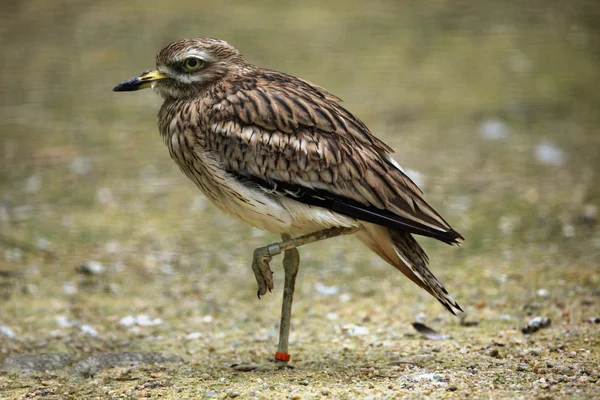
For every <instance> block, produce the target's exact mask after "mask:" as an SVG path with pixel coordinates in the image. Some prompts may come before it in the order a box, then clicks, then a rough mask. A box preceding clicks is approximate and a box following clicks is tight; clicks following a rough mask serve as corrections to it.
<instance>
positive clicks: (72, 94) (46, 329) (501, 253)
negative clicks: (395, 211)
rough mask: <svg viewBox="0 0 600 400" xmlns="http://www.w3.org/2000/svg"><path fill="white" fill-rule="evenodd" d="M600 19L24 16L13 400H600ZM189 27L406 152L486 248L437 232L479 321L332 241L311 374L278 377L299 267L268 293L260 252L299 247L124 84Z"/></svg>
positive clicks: (13, 132)
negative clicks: (248, 221) (196, 159)
mask: <svg viewBox="0 0 600 400" xmlns="http://www.w3.org/2000/svg"><path fill="white" fill-rule="evenodd" d="M599 16H600V9H599V8H598V7H597V6H596V5H595V4H594V3H592V2H586V1H576V2H572V3H568V5H566V4H565V3H564V2H558V1H545V2H542V1H539V2H538V1H533V2H528V3H527V4H526V5H525V4H523V3H521V2H504V3H502V6H499V5H498V3H496V2H488V1H481V2H461V1H433V0H432V1H423V2H402V3H395V2H387V1H377V2H372V4H371V5H370V6H369V7H364V6H361V5H360V4H358V3H357V4H353V5H352V6H349V5H348V4H347V3H346V2H341V1H340V2H330V3H327V4H323V3H322V2H317V1H308V2H294V3H289V4H288V3H286V4H283V3H281V4H280V3H278V2H275V1H266V0H265V1H258V2H254V3H252V4H250V3H246V2H242V1H234V2H231V3H230V4H228V5H220V4H219V5H216V4H215V3H209V2H198V1H194V2H192V1H182V2H178V4H177V5H175V3H173V4H169V3H164V2H163V3H158V2H156V3H152V2H147V1H144V2H141V1H134V2H128V3H126V4H124V3H123V2H117V1H107V2H102V3H94V2H85V1H82V2H77V3H73V4H72V5H69V6H66V5H64V4H63V3H60V2H57V1H43V2H42V1H41V0H37V1H36V0H30V1H23V2H18V3H17V4H15V5H12V6H7V7H3V10H2V11H0V26H1V28H0V40H1V41H2V45H3V53H4V57H2V58H1V59H0V67H1V68H2V71H4V72H3V74H2V75H0V83H1V85H0V132H1V134H0V299H1V300H0V301H1V302H0V399H27V398H46V399H70V398H73V399H83V398H85V399H106V398H114V399H133V398H135V399H142V398H166V399H204V398H207V399H208V398H215V399H224V398H242V399H252V398H256V399H316V398H319V399H321V398H328V399H329V398H330V399H363V398H364V399H394V398H493V399H499V398H524V399H530V398H538V399H554V398H590V399H591V398H598V397H600V367H599V365H600V333H599V332H600V323H599V322H600V289H599V288H600V274H599V272H600V225H599V224H598V205H599V204H600V179H599V172H598V171H600V161H599V160H600V159H599V158H598V154H600V134H599V133H600V132H598V127H599V126H600V115H599V114H598V109H600V101H599V100H600V97H598V91H599V89H600V73H599V71H600V70H599V69H598V68H597V67H598V62H599V61H600V33H599V31H598V26H600V25H598V24H597V21H598V20H600V18H599ZM190 36H214V37H219V38H223V39H226V40H228V41H229V42H230V43H232V44H234V45H235V46H236V47H238V48H239V49H240V50H241V51H242V52H243V53H244V54H245V55H246V57H247V58H248V59H249V60H250V61H252V62H254V63H256V64H259V65H261V66H265V67H269V68H273V69H278V70H282V71H286V72H288V73H292V74H294V75H298V76H302V77H304V78H306V79H309V80H310V81H313V82H315V83H317V84H320V85H322V86H324V87H326V88H327V89H329V90H330V91H331V92H333V93H335V94H337V95H339V96H340V97H342V98H343V99H344V100H345V101H346V102H345V105H346V107H348V108H349V109H350V110H351V111H352V112H353V113H355V114H356V115H358V116H359V117H360V118H361V119H362V120H363V121H364V122H365V123H366V124H367V125H368V126H369V127H370V128H371V130H372V131H373V132H375V133H376V134H377V136H379V137H381V138H382V139H384V140H385V141H386V142H387V143H389V144H390V145H391V146H392V147H393V148H394V149H395V150H396V154H395V158H396V159H397V160H398V161H399V162H400V164H401V165H402V166H403V167H405V168H407V169H408V170H409V174H410V175H411V177H413V179H414V180H415V181H416V182H417V183H418V184H420V185H421V186H422V188H423V189H424V191H425V196H426V199H427V200H428V201H429V202H430V203H431V204H432V205H434V206H435V207H436V209H438V210H439V211H440V212H441V213H442V215H444V216H445V218H446V219H447V220H448V221H449V222H450V223H451V224H452V226H453V227H455V228H456V229H457V230H459V231H460V232H461V233H462V234H463V235H464V236H465V237H466V239H467V240H466V242H465V244H464V246H463V247H461V248H453V247H450V246H446V245H444V244H441V243H437V242H434V241H432V240H428V239H420V242H421V243H422V244H423V246H424V247H425V249H426V250H427V252H428V254H429V255H430V259H431V269H432V271H433V272H434V273H435V274H436V276H438V278H440V280H441V281H442V282H443V283H444V284H445V286H446V288H447V289H448V291H449V292H450V293H451V294H452V295H453V297H454V298H455V299H456V300H457V301H458V302H459V304H460V305H461V306H462V307H463V309H464V310H465V313H464V314H463V315H460V316H453V315H451V314H449V313H448V312H447V311H446V310H444V309H443V307H442V306H441V305H440V304H439V303H437V302H436V301H435V299H433V298H432V297H430V296H429V295H427V294H426V293H424V292H422V291H421V290H420V289H419V288H417V287H416V286H415V285H413V284H412V283H411V282H410V281H408V280H407V279H406V278H404V277H403V276H402V275H401V274H400V273H399V272H398V271H396V270H394V269H393V268H391V267H389V266H388V265H387V264H385V262H383V261H382V260H380V259H378V258H377V257H376V256H374V255H372V254H371V253H369V252H368V251H367V250H366V249H365V248H363V247H361V246H360V245H359V243H358V242H357V241H356V240H355V239H352V238H338V239H332V240H329V241H326V242H323V243H317V244H312V245H309V246H307V247H305V248H301V249H300V255H301V260H302V261H301V265H300V273H299V277H298V284H297V290H296V296H295V302H294V308H293V321H292V333H291V343H290V353H291V357H292V360H291V365H292V366H293V367H294V368H293V369H286V370H273V369H272V368H269V367H272V366H273V363H272V362H271V361H270V359H271V358H272V357H273V355H274V352H275V350H276V346H277V337H278V329H279V328H278V321H279V315H280V307H281V289H282V285H283V269H282V267H281V266H280V261H281V258H275V259H274V260H273V263H272V269H273V271H274V272H275V290H274V291H273V293H270V294H267V295H266V296H264V297H263V298H262V299H261V300H259V299H257V297H256V283H255V280H254V276H253V274H252V272H251V269H250V261H251V255H252V251H253V249H254V248H256V247H259V246H264V245H266V244H269V243H272V242H274V241H277V240H278V237H277V236H275V235H271V234H268V233H264V232H261V231H258V230H254V229H251V228H248V227H246V226H245V225H243V224H242V223H240V222H237V221H235V220H233V219H231V218H229V217H226V216H224V215H222V214H220V213H218V212H217V211H216V210H215V209H214V208H213V207H212V206H211V205H210V204H208V202H207V201H206V200H205V199H204V198H203V197H202V196H201V195H200V193H199V192H198V191H197V190H196V189H195V188H194V187H193V185H192V184H191V183H190V182H188V181H187V180H186V179H185V178H184V177H183V176H182V175H181V173H180V172H179V170H178V169H177V167H176V166H175V165H174V164H173V163H172V161H171V160H169V157H168V152H167V150H166V149H165V148H164V145H163V144H162V143H161V139H160V137H159V136H158V133H157V128H156V126H155V125H156V121H155V116H156V112H157V110H158V107H159V106H160V100H159V99H158V98H156V96H155V95H154V94H153V93H151V92H150V91H145V92H139V93H134V94H115V93H112V92H111V88H112V87H113V86H114V85H115V84H116V83H118V82H120V81H122V80H124V79H127V78H130V77H132V76H135V75H137V74H139V73H141V72H142V71H143V70H147V69H150V68H152V67H153V63H154V54H155V52H156V51H157V50H158V49H159V48H160V47H161V46H163V45H165V44H166V43H168V42H169V41H171V40H174V39H179V38H182V37H190ZM538 317H539V318H538ZM532 320H533V321H532ZM536 321H537V323H538V324H540V323H541V324H542V325H543V327H540V329H539V330H538V331H536V332H529V330H532V328H531V325H530V323H533V324H535V323H536ZM415 322H418V323H422V324H425V325H426V326H428V327H430V328H431V329H433V330H435V331H436V332H438V333H439V335H434V337H426V336H424V335H422V334H421V333H420V332H418V331H417V330H416V329H415V328H414V327H413V323H415ZM528 327H529V328H528ZM524 329H525V331H526V332H525V333H524V332H523V330H524ZM433 339H437V340H433ZM234 365H238V366H239V365H244V366H248V365H252V366H256V367H259V368H256V369H251V368H246V369H244V368H239V367H232V366H234Z"/></svg>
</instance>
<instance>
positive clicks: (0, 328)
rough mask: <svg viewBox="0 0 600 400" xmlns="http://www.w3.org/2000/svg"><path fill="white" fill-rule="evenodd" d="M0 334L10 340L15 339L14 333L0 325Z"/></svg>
mask: <svg viewBox="0 0 600 400" xmlns="http://www.w3.org/2000/svg"><path fill="white" fill-rule="evenodd" d="M0 334H1V335H3V336H6V337H7V338H11V339H13V338H14V337H15V333H14V332H13V330H12V329H10V327H8V326H6V325H0Z"/></svg>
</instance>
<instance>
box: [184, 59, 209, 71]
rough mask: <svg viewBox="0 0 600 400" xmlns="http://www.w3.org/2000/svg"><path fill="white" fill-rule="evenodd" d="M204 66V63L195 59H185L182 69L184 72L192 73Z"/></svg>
mask: <svg viewBox="0 0 600 400" xmlns="http://www.w3.org/2000/svg"><path fill="white" fill-rule="evenodd" d="M203 65H204V61H202V60H201V59H199V58H197V57H190V58H186V59H185V60H184V61H183V69H184V70H185V71H186V72H194V71H198V70H199V69H200V68H202V66H203Z"/></svg>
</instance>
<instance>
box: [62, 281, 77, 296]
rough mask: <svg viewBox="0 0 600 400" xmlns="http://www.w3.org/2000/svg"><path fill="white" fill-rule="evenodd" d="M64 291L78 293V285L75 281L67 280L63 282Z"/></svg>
mask: <svg viewBox="0 0 600 400" xmlns="http://www.w3.org/2000/svg"><path fill="white" fill-rule="evenodd" d="M63 292H64V293H65V294H75V293H77V286H76V285H75V284H74V283H73V282H65V283H63Z"/></svg>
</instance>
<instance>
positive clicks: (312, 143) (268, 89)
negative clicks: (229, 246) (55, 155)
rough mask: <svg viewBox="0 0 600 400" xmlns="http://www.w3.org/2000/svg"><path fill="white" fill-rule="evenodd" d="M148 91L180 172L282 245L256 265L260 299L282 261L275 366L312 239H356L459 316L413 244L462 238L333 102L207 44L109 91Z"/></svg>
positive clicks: (190, 44)
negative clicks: (303, 252)
mask: <svg viewBox="0 0 600 400" xmlns="http://www.w3.org/2000/svg"><path fill="white" fill-rule="evenodd" d="M145 88H152V89H153V90H154V91H155V92H156V93H157V94H158V95H159V96H160V97H162V99H163V104H162V106H161V107H160V111H159V113H158V128H159V131H160V135H161V136H162V139H163V140H164V142H165V144H166V146H167V148H168V150H169V153H170V156H171V158H172V159H173V160H174V161H175V163H176V164H177V165H178V166H179V168H180V169H181V171H182V172H183V173H184V174H185V175H186V176H187V177H188V178H189V179H190V180H191V181H192V182H194V183H195V184H196V186H197V187H198V188H199V189H200V190H201V191H202V192H203V193H204V195H205V196H206V197H207V198H208V199H209V200H210V202H211V203H212V204H214V205H215V206H216V207H217V208H219V209H220V210H222V211H223V212H225V213H227V214H230V215H232V216H234V217H237V218H239V219H240V220H242V221H244V222H246V223H247V224H249V225H251V226H253V227H255V228H259V229H262V230H266V231H269V232H272V233H276V234H279V235H280V236H281V238H282V241H281V242H277V243H272V244H269V245H267V246H264V247H260V248H257V249H255V250H254V254H253V257H252V270H253V272H254V275H255V278H256V281H257V284H258V293H257V294H258V297H259V298H260V297H261V296H263V295H265V294H266V293H267V291H271V290H272V289H273V288H274V285H273V273H272V271H271V269H270V262H271V261H272V257H273V256H275V255H278V254H281V253H284V257H283V269H284V274H285V275H284V288H283V301H282V312H281V319H280V326H279V327H280V332H279V344H278V348H277V352H276V353H275V357H274V359H275V361H276V362H277V363H279V364H280V365H282V366H285V365H288V364H287V363H288V362H289V360H290V358H291V356H290V354H289V353H288V351H289V332H290V323H291V310H292V303H293V296H294V288H295V282H296V276H297V273H298V269H299V264H300V256H299V252H298V249H297V248H298V247H300V246H303V245H306V244H309V243H313V242H316V241H321V240H325V239H329V238H333V237H337V236H341V235H354V236H356V238H358V240H359V241H361V242H362V243H363V244H364V245H365V246H366V247H367V248H368V249H369V250H371V251H372V252H374V253H375V254H377V255H378V256H379V257H381V258H382V259H383V260H385V261H386V262H387V263H388V264H390V265H392V266H393V267H395V268H396V269H398V270H399V271H400V272H402V273H403V274H404V275H406V277H408V278H409V279H410V280H411V281H412V282H414V283H415V284H417V285H418V286H419V287H421V288H422V289H424V290H425V291H427V292H428V293H429V294H431V295H432V296H433V297H434V298H436V299H437V300H438V301H439V302H440V303H441V304H442V305H443V306H444V307H445V308H446V309H447V310H448V311H450V312H452V313H453V314H455V313H456V312H460V311H463V310H462V308H461V307H460V306H459V305H458V303H457V302H456V301H455V300H454V298H453V297H452V296H450V295H449V294H448V292H447V290H446V289H445V288H444V286H443V285H442V283H440V281H438V279H437V278H436V277H435V276H434V275H433V274H432V272H431V271H430V270H429V268H428V262H429V260H428V257H427V255H426V254H425V252H424V250H423V249H422V247H421V246H420V245H419V243H418V242H417V241H416V239H415V237H414V236H415V235H418V236H425V237H430V238H434V239H437V240H439V241H442V242H444V243H447V244H451V245H457V246H458V245H460V243H461V242H462V241H463V240H464V237H463V236H462V235H461V234H460V233H458V232H457V231H456V230H454V229H453V228H452V227H451V226H450V225H449V224H448V223H447V222H446V221H445V220H444V218H442V216H441V215H440V214H439V213H438V212H437V211H435V210H434V209H433V207H431V206H430V205H429V204H428V203H427V202H426V201H425V199H424V197H423V192H422V191H421V189H420V188H419V187H418V186H417V185H416V184H415V183H414V182H413V181H412V180H411V179H410V178H409V177H408V176H407V174H406V173H405V172H404V170H403V169H402V167H400V165H399V164H398V162H397V161H396V160H395V159H394V158H393V157H392V154H393V153H394V151H393V149H392V148H391V147H390V146H388V145H387V144H386V143H384V142H383V141H382V140H380V139H379V138H377V137H376V136H375V135H374V134H372V133H371V131H370V130H369V128H368V127H367V126H366V125H365V124H364V123H363V122H362V121H361V120H360V119H358V118H357V117H356V116H354V115H353V114H352V113H351V112H350V111H348V110H347V109H346V108H344V107H343V106H342V104H341V103H342V101H341V99H340V98H338V97H337V96H335V95H333V94H331V93H329V92H328V91H327V90H326V89H324V88H322V87H321V86H318V85H315V84H313V83H311V82H309V81H307V80H305V79H302V78H298V77H295V76H292V75H288V74H285V73H283V72H278V71H275V70H271V69H266V68H261V67H258V66H255V65H253V64H251V63H250V62H248V61H247V60H246V58H245V57H244V56H243V55H242V54H241V53H240V51H238V50H237V49H236V48H234V47H233V46H231V45H230V44H228V43H227V42H226V41H223V40H219V39H214V38H191V39H182V40H178V41H175V42H172V43H170V44H168V45H167V46H166V47H164V48H163V49H162V50H160V51H159V52H158V55H157V56H156V69H155V70H152V71H145V72H144V73H142V74H141V75H139V76H136V77H134V78H131V79H128V80H126V81H124V82H121V83H119V84H118V85H117V86H115V87H114V89H113V90H114V91H116V92H126V91H136V90H140V89H145Z"/></svg>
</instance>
